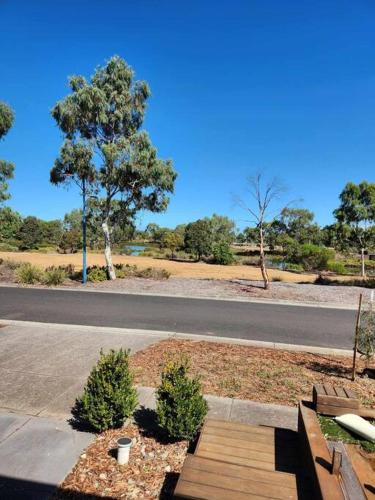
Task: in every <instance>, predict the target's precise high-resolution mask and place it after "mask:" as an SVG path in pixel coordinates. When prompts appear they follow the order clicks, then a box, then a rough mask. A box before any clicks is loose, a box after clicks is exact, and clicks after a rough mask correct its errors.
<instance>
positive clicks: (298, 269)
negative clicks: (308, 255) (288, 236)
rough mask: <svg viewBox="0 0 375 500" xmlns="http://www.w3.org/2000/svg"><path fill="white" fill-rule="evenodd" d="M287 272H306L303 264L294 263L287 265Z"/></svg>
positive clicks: (287, 263)
mask: <svg viewBox="0 0 375 500" xmlns="http://www.w3.org/2000/svg"><path fill="white" fill-rule="evenodd" d="M285 270H286V271H292V272H297V273H302V271H304V269H303V266H302V265H301V264H293V263H292V262H286V263H285Z"/></svg>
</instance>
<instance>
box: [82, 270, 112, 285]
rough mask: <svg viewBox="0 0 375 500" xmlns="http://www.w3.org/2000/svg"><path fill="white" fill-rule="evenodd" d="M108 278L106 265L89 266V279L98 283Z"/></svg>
mask: <svg viewBox="0 0 375 500" xmlns="http://www.w3.org/2000/svg"><path fill="white" fill-rule="evenodd" d="M107 279H108V274H107V269H106V268H105V267H99V266H92V267H88V268H87V281H91V282H93V283H98V282H100V281H106V280H107Z"/></svg>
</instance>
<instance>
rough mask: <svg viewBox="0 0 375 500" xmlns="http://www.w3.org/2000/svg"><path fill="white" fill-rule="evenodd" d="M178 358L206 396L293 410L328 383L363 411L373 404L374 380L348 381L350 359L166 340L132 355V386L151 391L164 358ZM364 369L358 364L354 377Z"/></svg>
mask: <svg viewBox="0 0 375 500" xmlns="http://www.w3.org/2000/svg"><path fill="white" fill-rule="evenodd" d="M181 353H184V354H187V355H188V356H189V358H190V359H191V373H192V374H194V375H199V376H200V377H201V381H202V385H203V392H204V393H205V394H213V395H216V396H226V397H233V398H239V399H251V400H253V401H260V402H263V403H275V404H282V405H289V406H295V405H296V404H297V403H298V398H300V397H301V396H303V397H305V398H307V399H311V394H312V386H313V384H316V383H331V384H335V385H339V386H341V387H346V388H348V389H351V390H352V391H354V392H356V393H357V395H358V397H359V398H361V400H362V403H363V404H364V405H366V406H374V404H375V381H374V380H373V379H371V378H367V377H363V376H358V377H357V379H356V380H355V381H354V382H352V381H351V380H350V376H351V358H349V357H343V356H328V355H321V354H310V353H305V352H302V353H301V352H291V351H281V350H276V349H261V348H255V347H246V346H241V345H234V344H224V343H214V342H204V341H192V340H179V339H168V340H165V341H162V342H159V343H157V344H154V345H151V346H149V347H148V348H146V349H144V350H143V351H139V352H137V353H135V354H134V355H133V356H131V366H132V368H133V371H134V372H135V378H136V383H137V385H141V386H149V387H156V386H157V385H158V384H159V383H160V373H161V370H162V367H163V364H164V362H165V359H166V358H167V357H168V356H174V355H179V354H181ZM363 368H364V362H363V361H362V360H360V361H359V362H358V372H361V371H362V370H363Z"/></svg>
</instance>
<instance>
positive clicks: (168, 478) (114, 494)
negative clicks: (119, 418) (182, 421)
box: [54, 424, 188, 500]
mask: <svg viewBox="0 0 375 500" xmlns="http://www.w3.org/2000/svg"><path fill="white" fill-rule="evenodd" d="M124 434H125V435H126V436H128V437H131V438H135V440H136V442H135V444H134V445H133V447H132V448H131V452H130V460H129V463H128V465H126V466H124V465H123V466H120V465H118V464H117V461H116V441H117V439H118V438H120V437H122V436H124ZM187 446H188V444H187V442H186V441H180V442H178V443H164V442H162V441H159V440H158V437H157V436H156V435H155V436H154V435H152V434H151V435H147V433H143V432H142V431H140V430H139V428H138V427H137V426H136V425H133V424H132V425H129V426H127V427H126V428H123V429H116V430H110V431H106V432H103V433H102V434H100V435H99V436H98V437H97V438H96V440H95V441H94V443H93V444H92V445H90V446H89V447H88V448H87V449H86V450H85V452H84V453H82V455H81V456H80V458H79V460H78V462H77V464H76V465H75V467H74V469H73V470H72V472H71V473H70V474H69V475H68V476H67V477H66V479H65V480H64V482H63V483H62V484H61V486H60V488H59V489H58V491H57V493H56V495H55V496H54V500H62V499H72V500H78V499H83V498H88V497H87V496H86V495H93V498H94V497H95V498H98V497H102V496H103V497H107V498H113V499H117V498H126V499H140V498H142V499H145V500H146V499H152V498H161V499H167V498H171V497H172V493H173V491H174V487H175V485H176V482H177V479H178V474H179V472H180V471H181V468H182V465H183V462H184V460H185V456H186V453H187Z"/></svg>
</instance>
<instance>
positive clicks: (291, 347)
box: [0, 318, 353, 356]
mask: <svg viewBox="0 0 375 500" xmlns="http://www.w3.org/2000/svg"><path fill="white" fill-rule="evenodd" d="M0 323H3V325H2V326H21V327H22V326H32V327H40V328H46V329H49V328H53V329H55V330H56V329H57V330H66V329H67V328H69V329H70V330H75V331H81V332H82V331H86V332H93V331H94V332H95V333H98V334H106V335H108V334H109V333H114V334H120V335H140V336H153V337H155V338H156V339H158V338H159V339H168V338H176V339H187V340H194V341H205V342H217V343H222V344H234V345H242V346H248V347H258V348H263V349H276V350H284V351H294V352H309V353H312V354H325V355H330V356H352V355H353V351H352V350H350V349H339V348H335V347H322V346H308V345H303V344H301V345H300V344H288V343H282V342H267V341H262V340H247V339H236V338H232V337H219V336H216V335H203V334H194V333H181V332H172V331H165V330H160V331H159V330H141V329H133V328H115V327H105V326H88V325H69V324H61V323H42V322H36V321H20V320H7V319H1V318H0Z"/></svg>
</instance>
